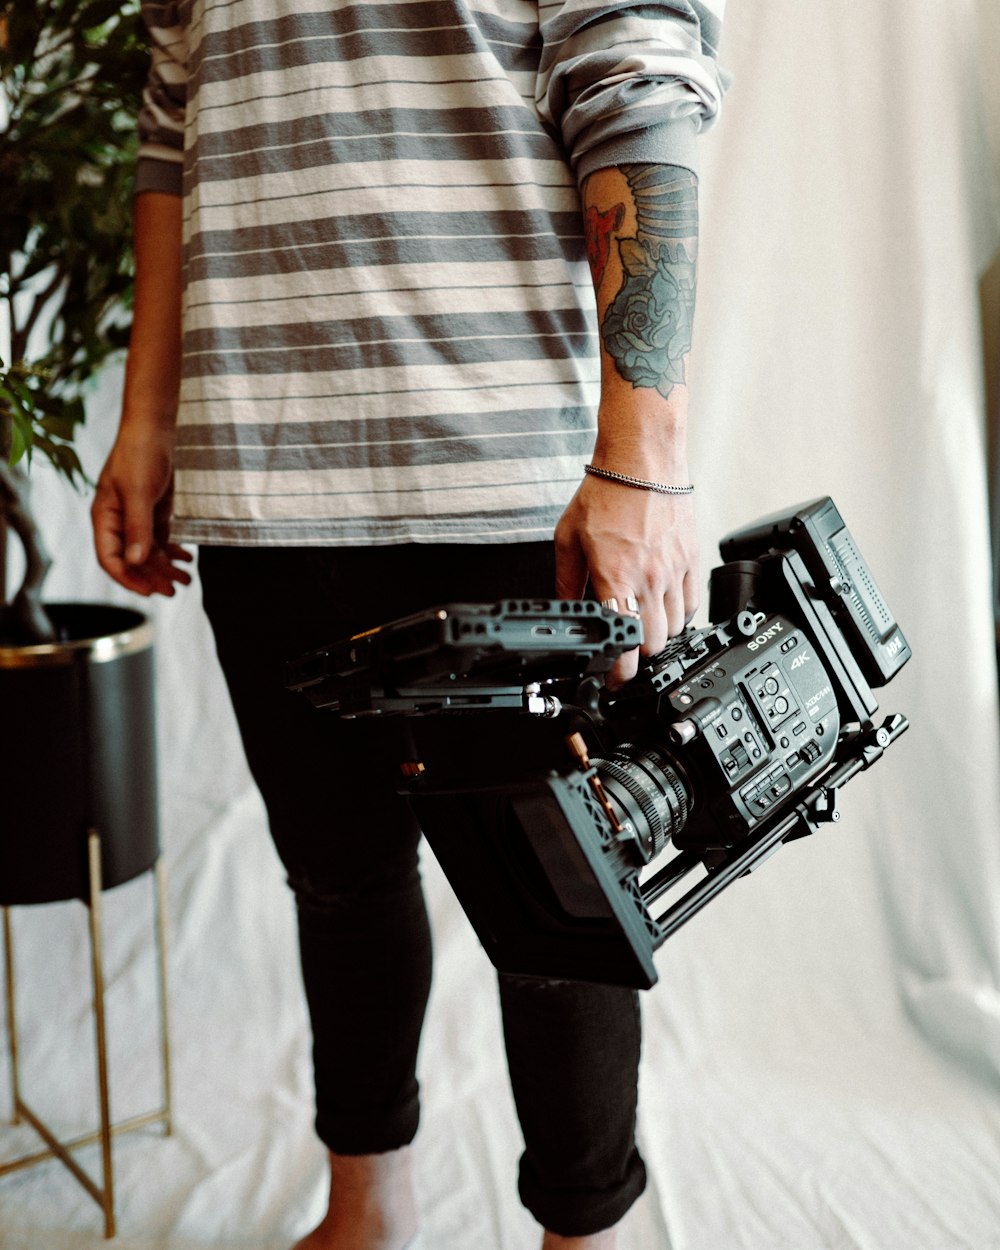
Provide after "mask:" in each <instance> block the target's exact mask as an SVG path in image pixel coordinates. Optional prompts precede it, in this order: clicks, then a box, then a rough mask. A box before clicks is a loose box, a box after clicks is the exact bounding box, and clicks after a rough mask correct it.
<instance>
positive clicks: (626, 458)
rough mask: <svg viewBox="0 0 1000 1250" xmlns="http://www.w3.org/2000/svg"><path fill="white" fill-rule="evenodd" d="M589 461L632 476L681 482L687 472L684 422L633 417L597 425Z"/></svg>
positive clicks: (686, 477)
mask: <svg viewBox="0 0 1000 1250" xmlns="http://www.w3.org/2000/svg"><path fill="white" fill-rule="evenodd" d="M590 460H591V463H592V464H594V465H596V466H597V467H598V468H599V469H613V470H615V471H616V472H618V473H627V474H629V475H631V476H633V477H640V478H647V479H651V480H652V481H656V482H673V483H677V484H678V485H683V484H685V483H687V482H689V481H690V480H691V478H690V476H689V473H688V448H687V423H686V421H684V420H677V421H671V422H666V423H664V422H661V421H648V422H647V421H641V420H635V421H633V422H631V423H630V424H629V425H628V426H622V425H620V424H617V423H616V424H614V425H611V426H610V427H608V426H606V425H603V424H600V423H599V426H598V435H597V441H596V442H595V444H594V453H593V455H592V456H591V458H590Z"/></svg>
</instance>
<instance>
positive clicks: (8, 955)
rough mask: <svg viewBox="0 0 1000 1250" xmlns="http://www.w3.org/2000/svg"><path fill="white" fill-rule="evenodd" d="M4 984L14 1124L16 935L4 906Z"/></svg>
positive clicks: (17, 1109) (17, 1101) (17, 1103)
mask: <svg viewBox="0 0 1000 1250" xmlns="http://www.w3.org/2000/svg"><path fill="white" fill-rule="evenodd" d="M3 962H4V985H5V987H6V992H7V1053H8V1055H9V1056H10V1093H11V1100H12V1102H13V1104H14V1114H13V1116H12V1118H11V1123H12V1124H20V1123H21V1083H20V1078H19V1076H18V1070H17V1015H16V1012H15V1010H14V935H13V933H12V932H11V927H10V908H9V907H4V908H3Z"/></svg>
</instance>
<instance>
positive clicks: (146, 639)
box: [0, 603, 155, 669]
mask: <svg viewBox="0 0 1000 1250" xmlns="http://www.w3.org/2000/svg"><path fill="white" fill-rule="evenodd" d="M46 607H48V608H51V609H59V608H67V609H72V608H83V609H88V610H93V609H98V608H105V609H108V610H109V611H113V612H116V613H128V614H129V615H130V616H132V617H134V618H135V620H136V623H135V625H133V626H130V627H128V628H126V629H119V630H114V631H112V632H109V633H106V634H98V635H96V636H94V637H89V638H70V639H67V640H66V641H58V642H40V643H30V644H25V645H23V646H10V645H0V669H5V668H52V667H55V666H59V665H68V664H78V663H81V662H82V663H91V664H105V663H107V662H108V661H110V660H117V659H120V658H121V657H122V656H125V655H134V654H136V653H137V652H139V651H145V650H146V649H147V648H149V647H151V646H152V645H153V638H154V633H155V631H154V629H153V622H152V621H151V620H150V619H149V617H147V616H144V615H143V613H141V612H139V611H137V610H136V609H135V608H128V607H123V606H121V605H119V604H112V603H73V604H47V605H46Z"/></svg>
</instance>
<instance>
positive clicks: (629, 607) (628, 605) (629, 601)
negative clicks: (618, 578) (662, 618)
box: [625, 595, 639, 616]
mask: <svg viewBox="0 0 1000 1250" xmlns="http://www.w3.org/2000/svg"><path fill="white" fill-rule="evenodd" d="M625 611H626V612H632V613H634V614H635V615H636V616H638V615H639V600H638V599H637V598H636V597H635V595H626V596H625Z"/></svg>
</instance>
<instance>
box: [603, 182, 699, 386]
mask: <svg viewBox="0 0 1000 1250" xmlns="http://www.w3.org/2000/svg"><path fill="white" fill-rule="evenodd" d="M619 170H620V173H621V174H622V175H623V176H624V178H625V180H626V182H627V184H628V188H629V190H630V191H631V193H632V200H633V205H634V221H635V233H634V235H633V234H631V233H630V234H628V235H622V234H617V243H618V256H619V259H620V261H621V270H622V272H621V285H620V287H619V289H618V293H617V295H615V297H614V299H613V300H612V301H611V303H610V304H609V305H608V307H607V309H606V311H605V313H604V318H603V322H602V324H601V338H602V341H603V343H604V347H605V350H606V351H607V353H608V356H609V357H610V358H611V360H612V361H613V362H614V365H615V368H616V369H617V371H618V373H619V374H620V375H621V376H622V377H623V378H624V379H625V380H626V381H628V382H631V383H632V385H633V387H651V388H655V389H656V390H657V391H659V393H660V394H661V395H663V396H664V398H668V397H669V396H670V393H671V392H672V391H673V389H674V387H675V386H678V385H682V384H683V383H684V369H685V358H686V356H687V353H688V351H689V350H690V348H691V325H692V321H693V319H694V296H695V260H696V256H697V240H698V183H697V179H696V178H695V176H694V175H693V174H692V173H690V172H689V171H688V170H686V169H681V168H678V167H676V166H670V165H622V166H620V167H619ZM626 216H627V210H626V206H625V205H622V204H615V205H612V206H611V207H610V208H608V209H605V210H602V209H600V208H599V207H598V206H596V205H590V206H588V208H587V212H586V222H585V227H586V237H587V253H588V257H589V259H590V263H591V269H592V271H593V274H594V283H595V286H597V287H598V288H599V287H600V283H601V281H602V280H603V277H604V272H605V266H606V265H607V261H608V256H609V253H610V241H611V236H612V235H613V234H616V232H617V231H618V227H619V226H621V225H622V222H623V221H624V220H625V219H626Z"/></svg>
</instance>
